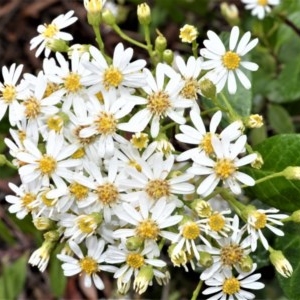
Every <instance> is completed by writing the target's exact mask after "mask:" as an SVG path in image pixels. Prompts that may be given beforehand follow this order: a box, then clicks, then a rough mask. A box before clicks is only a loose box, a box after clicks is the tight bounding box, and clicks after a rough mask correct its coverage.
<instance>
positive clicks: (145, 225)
mask: <svg viewBox="0 0 300 300" xmlns="http://www.w3.org/2000/svg"><path fill="white" fill-rule="evenodd" d="M136 234H137V236H138V237H140V238H142V239H151V240H156V239H157V238H158V235H159V227H158V225H157V224H156V222H154V221H153V220H151V219H148V220H144V221H142V222H140V223H139V225H138V226H137V228H136Z"/></svg>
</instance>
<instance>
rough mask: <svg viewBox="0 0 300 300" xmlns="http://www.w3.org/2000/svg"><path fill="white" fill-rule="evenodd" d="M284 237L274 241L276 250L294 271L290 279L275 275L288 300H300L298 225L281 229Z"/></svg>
mask: <svg viewBox="0 0 300 300" xmlns="http://www.w3.org/2000/svg"><path fill="white" fill-rule="evenodd" d="M283 230H284V233H285V235H284V236H283V237H280V238H278V239H277V241H276V245H275V246H276V249H278V250H281V251H282V252H283V254H284V255H285V257H286V258H287V259H288V261H289V262H290V264H291V265H292V267H293V269H294V271H293V275H292V276H291V277H290V278H284V277H283V276H281V275H280V274H277V278H278V281H279V283H280V286H281V288H282V290H283V291H284V293H285V295H286V296H287V297H288V299H290V300H298V299H300V289H299V282H300V260H299V253H300V226H299V224H294V223H290V224H286V225H285V226H284V228H283Z"/></svg>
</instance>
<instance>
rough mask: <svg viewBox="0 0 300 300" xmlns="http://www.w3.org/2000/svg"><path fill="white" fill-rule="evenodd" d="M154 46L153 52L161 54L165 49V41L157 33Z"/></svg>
mask: <svg viewBox="0 0 300 300" xmlns="http://www.w3.org/2000/svg"><path fill="white" fill-rule="evenodd" d="M154 45H155V50H156V51H157V52H160V53H162V52H163V51H164V50H166V48H167V39H166V38H165V37H164V36H163V35H162V34H161V33H159V34H158V37H157V38H156V39H155V42H154Z"/></svg>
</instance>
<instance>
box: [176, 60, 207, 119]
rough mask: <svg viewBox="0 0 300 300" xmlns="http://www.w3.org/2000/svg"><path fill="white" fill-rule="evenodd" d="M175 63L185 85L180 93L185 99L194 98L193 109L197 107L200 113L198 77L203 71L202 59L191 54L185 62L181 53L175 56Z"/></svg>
mask: <svg viewBox="0 0 300 300" xmlns="http://www.w3.org/2000/svg"><path fill="white" fill-rule="evenodd" d="M175 64H176V67H177V68H178V71H179V73H180V74H181V77H182V80H183V82H184V86H183V88H182V90H181V91H180V95H181V96H182V97H183V98H184V99H190V100H193V106H192V109H195V110H196V112H197V113H200V108H199V105H198V103H197V99H198V95H199V94H200V87H199V82H198V77H199V75H200V73H201V64H202V59H201V58H200V57H199V58H195V57H194V56H190V57H189V58H188V60H187V62H186V63H185V61H184V60H183V58H182V57H181V56H180V55H177V56H176V57H175Z"/></svg>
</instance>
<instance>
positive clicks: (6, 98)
mask: <svg viewBox="0 0 300 300" xmlns="http://www.w3.org/2000/svg"><path fill="white" fill-rule="evenodd" d="M22 70H23V65H19V66H16V64H12V65H11V66H10V68H9V69H8V68H7V67H6V66H4V67H2V76H3V80H4V81H3V83H2V82H1V81H0V121H1V120H2V118H3V117H4V115H5V113H6V111H7V110H8V109H9V112H8V120H9V123H10V124H11V125H12V126H14V125H16V122H17V121H18V120H21V118H22V109H23V108H22V106H21V105H20V103H19V102H18V97H19V95H20V92H21V91H22V85H20V84H17V82H18V80H19V78H20V76H21V73H22Z"/></svg>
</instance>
